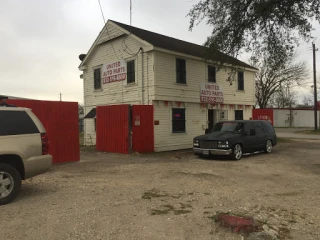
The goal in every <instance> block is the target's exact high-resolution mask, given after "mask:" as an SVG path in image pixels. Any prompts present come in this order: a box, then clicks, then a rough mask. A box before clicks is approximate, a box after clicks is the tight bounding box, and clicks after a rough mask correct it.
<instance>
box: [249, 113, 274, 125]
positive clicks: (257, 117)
mask: <svg viewBox="0 0 320 240" xmlns="http://www.w3.org/2000/svg"><path fill="white" fill-rule="evenodd" d="M252 118H253V120H267V121H270V122H271V124H272V126H273V123H274V119H273V109H252Z"/></svg>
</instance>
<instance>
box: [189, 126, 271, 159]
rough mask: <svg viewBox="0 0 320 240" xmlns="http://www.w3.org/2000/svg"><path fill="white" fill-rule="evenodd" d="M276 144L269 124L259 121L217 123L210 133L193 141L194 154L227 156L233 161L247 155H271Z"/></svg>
mask: <svg viewBox="0 0 320 240" xmlns="http://www.w3.org/2000/svg"><path fill="white" fill-rule="evenodd" d="M276 144H277V136H276V133H275V131H274V128H273V126H272V125H271V123H270V122H268V121H259V120H241V121H224V122H218V123H217V124H216V125H215V127H214V129H213V130H212V131H211V132H209V133H207V134H205V135H201V136H198V137H195V138H194V139H193V149H194V152H195V154H197V155H204V156H205V155H207V156H209V155H228V156H231V157H232V158H233V159H235V160H240V159H241V157H242V156H243V154H248V153H254V152H260V151H264V152H266V153H271V151H272V147H273V146H275V145H276Z"/></svg>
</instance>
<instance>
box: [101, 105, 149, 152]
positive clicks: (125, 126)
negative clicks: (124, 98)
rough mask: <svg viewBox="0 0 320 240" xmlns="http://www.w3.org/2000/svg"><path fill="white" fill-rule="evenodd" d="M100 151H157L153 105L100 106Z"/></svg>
mask: <svg viewBox="0 0 320 240" xmlns="http://www.w3.org/2000/svg"><path fill="white" fill-rule="evenodd" d="M96 116H97V136H96V140H97V142H96V148H97V150H98V151H103V152H117V153H125V154H127V153H129V152H131V151H135V152H139V153H145V152H153V151H154V127H153V124H154V122H153V106H151V105H134V106H132V107H131V106H130V105H111V106H98V107H97V115H96Z"/></svg>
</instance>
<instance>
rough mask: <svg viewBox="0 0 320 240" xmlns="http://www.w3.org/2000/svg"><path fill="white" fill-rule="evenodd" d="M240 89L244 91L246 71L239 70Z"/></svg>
mask: <svg viewBox="0 0 320 240" xmlns="http://www.w3.org/2000/svg"><path fill="white" fill-rule="evenodd" d="M241 75H242V76H241ZM238 91H244V71H238Z"/></svg>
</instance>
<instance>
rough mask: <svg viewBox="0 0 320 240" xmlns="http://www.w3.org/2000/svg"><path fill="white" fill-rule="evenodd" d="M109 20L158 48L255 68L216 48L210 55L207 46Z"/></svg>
mask: <svg viewBox="0 0 320 240" xmlns="http://www.w3.org/2000/svg"><path fill="white" fill-rule="evenodd" d="M110 21H111V22H113V23H114V24H116V25H118V26H119V27H121V28H123V29H125V30H127V31H128V32H130V33H132V34H133V35H135V36H137V37H138V38H140V39H142V40H144V41H146V42H148V43H150V44H152V45H153V46H155V47H158V48H163V49H167V50H171V51H175V52H179V53H184V54H187V55H191V56H195V57H200V58H207V59H210V60H212V61H223V62H224V63H228V64H231V65H237V66H240V67H245V68H251V69H256V68H254V67H252V66H251V65H249V64H247V63H244V62H242V61H240V60H238V59H236V58H233V57H230V56H228V55H227V54H225V53H222V52H220V51H218V50H215V51H214V52H210V56H209V55H208V48H207V47H204V46H201V45H197V44H194V43H190V42H186V41H182V40H179V39H176V38H172V37H168V36H165V35H161V34H158V33H155V32H150V31H147V30H144V29H141V28H136V27H132V26H129V25H126V24H123V23H120V22H116V21H113V20H110Z"/></svg>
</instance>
